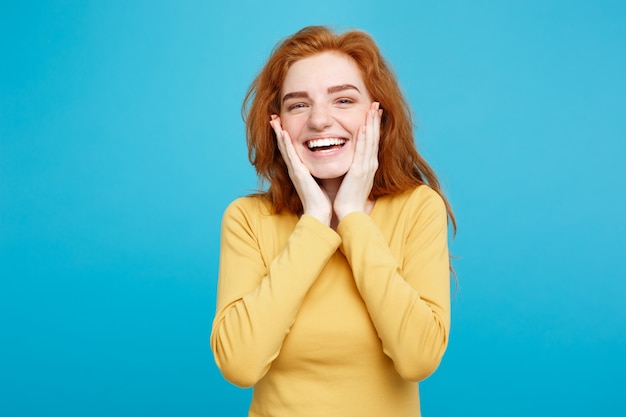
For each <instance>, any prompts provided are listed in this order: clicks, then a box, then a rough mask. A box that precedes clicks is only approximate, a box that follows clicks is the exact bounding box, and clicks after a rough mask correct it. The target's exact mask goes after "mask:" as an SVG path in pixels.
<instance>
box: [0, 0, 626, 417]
mask: <svg viewBox="0 0 626 417" xmlns="http://www.w3.org/2000/svg"><path fill="white" fill-rule="evenodd" d="M309 24H331V25H334V26H335V27H338V28H340V29H341V28H350V27H357V28H361V29H364V30H366V31H368V32H369V33H371V34H372V35H373V36H374V37H375V38H376V39H377V41H378V42H379V45H380V47H381V49H382V50H383V52H384V54H385V55H386V57H387V58H388V59H389V61H390V62H391V63H392V65H393V67H394V69H395V71H396V72H397V75H398V77H399V80H400V83H401V85H402V87H403V89H404V91H405V92H406V95H407V98H408V99H409V100H410V103H411V105H412V107H413V109H414V112H415V115H416V118H417V120H418V126H417V142H418V146H419V149H420V150H421V152H422V153H423V154H424V155H425V157H426V158H427V160H429V161H430V162H431V164H432V165H433V166H434V168H435V169H436V170H437V172H438V173H439V175H440V177H441V180H442V182H443V184H444V188H445V190H446V192H447V194H448V195H449V197H450V200H451V202H452V204H453V206H454V209H455V210H456V215H457V219H458V224H459V232H458V235H457V237H456V238H455V239H454V240H453V241H452V242H451V248H452V251H453V252H454V254H455V255H456V259H455V268H456V271H457V273H458V279H459V282H460V287H459V289H458V293H457V295H456V297H455V298H454V300H453V306H452V307H453V325H452V332H451V341H450V347H449V350H448V352H447V354H446V357H445V358H444V360H443V362H442V364H441V366H440V368H439V370H438V371H437V372H436V373H435V374H434V375H433V376H432V377H431V378H429V379H428V380H426V381H425V382H424V383H423V384H422V391H423V394H422V397H423V413H424V415H425V416H458V415H470V416H503V415H506V416H527V415H533V416H554V415H563V416H565V415H567V416H586V415H624V414H625V413H626V396H625V395H624V391H625V388H626V384H625V383H624V375H625V374H626V363H625V359H626V358H625V352H626V279H625V278H626V262H624V261H625V259H624V258H625V257H624V253H625V249H626V238H625V237H624V236H625V235H626V222H625V221H624V214H625V213H626V192H625V190H624V184H623V182H624V180H625V179H626V168H625V164H624V158H625V157H626V145H625V142H626V128H625V126H626V81H625V80H626V76H625V74H626V3H624V2H623V1H618V0H615V1H610V0H599V1H591V0H590V1H576V0H573V1H572V0H570V1H561V0H555V1H540V0H530V1H487V0H475V1H461V0H445V1H439V2H434V1H384V2H381V1H369V0H362V1H353V2H351V1H339V2H338V1H334V0H329V1H326V0H320V1H316V2H305V3H302V2H286V1H271V2H262V1H252V0H248V1H233V2H213V1H178V2H173V1H171V2H170V1H138V0H137V1H104V0H103V1H79V0H75V1H71V0H67V1H34V0H28V1H18V0H15V1H7V0H2V1H1V2H0V94H1V95H0V257H1V262H0V280H1V284H0V415H2V416H12V417H24V416H64V417H73V416H81V417H82V416H92V417H97V416H157V417H158V416H175V415H176V416H243V415H245V413H246V410H247V406H248V401H249V398H250V391H249V390H243V389H239V388H237V387H234V386H232V385H230V384H229V383H228V382H226V381H225V380H223V379H222V378H221V375H220V374H219V371H218V370H217V368H216V367H215V365H214V362H213V359H212V355H211V352H210V349H209V333H210V328H211V321H212V318H213V315H214V308H215V289H216V275H217V269H218V251H219V248H218V244H219V226H220V218H221V214H222V211H223V210H224V208H225V207H226V205H227V204H228V203H229V202H230V201H231V200H233V199H234V198H235V197H237V196H240V195H243V194H246V193H249V192H250V191H252V190H253V189H255V187H256V178H255V175H254V171H253V170H252V169H251V167H250V165H249V163H248V161H247V154H246V148H245V143H244V135H243V125H242V122H241V118H240V114H239V110H240V104H241V101H242V98H243V96H244V93H245V90H246V88H247V86H248V84H249V82H250V81H251V79H252V78H253V76H254V75H255V73H256V72H257V71H258V70H259V68H260V67H261V66H262V65H263V62H264V60H265V59H266V58H267V55H268V53H269V52H270V50H271V48H272V47H273V46H274V44H275V43H276V42H277V41H278V40H279V39H281V38H282V37H284V36H286V35H288V34H290V33H293V32H295V31H296V30H298V29H299V28H301V27H302V26H305V25H309Z"/></svg>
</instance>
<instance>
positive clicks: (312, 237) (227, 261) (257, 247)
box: [211, 203, 340, 386]
mask: <svg viewBox="0 0 626 417" xmlns="http://www.w3.org/2000/svg"><path fill="white" fill-rule="evenodd" d="M250 211H251V210H246V209H245V208H244V207H242V205H241V204H236V203H235V204H231V206H229V208H228V209H227V210H226V212H225V214H224V218H223V221H222V236H221V248H220V271H219V284H218V295H217V313H216V317H215V320H214V322H213V329H212V333H211V348H212V350H213V354H214V356H215V361H216V363H217V365H218V367H219V368H220V370H221V371H222V374H223V375H224V377H225V378H226V379H228V380H229V381H231V382H232V383H234V384H236V385H239V386H251V385H254V384H255V383H256V382H257V381H258V380H259V379H261V378H262V377H263V376H264V375H265V373H266V372H267V370H268V369H269V367H270V365H271V363H272V361H273V360H274V359H275V358H276V357H277V356H278V353H279V352H280V349H281V345H282V343H283V340H284V338H285V336H286V335H287V333H288V332H289V328H290V327H291V325H292V324H293V322H294V320H295V316H296V314H297V312H298V310H299V308H300V305H301V303H302V300H303V299H304V296H305V295H306V293H307V291H308V289H309V287H310V286H311V285H312V284H313V282H314V281H315V279H316V278H317V276H318V275H319V274H320V272H321V270H322V268H323V267H324V265H325V264H326V262H327V261H328V259H329V258H330V257H331V256H332V255H333V253H334V252H335V251H336V250H337V248H338V247H339V243H340V239H339V237H338V236H337V234H336V233H335V232H334V231H332V230H331V229H329V228H328V227H327V226H324V225H323V224H321V223H320V222H319V221H318V220H316V219H314V218H313V217H311V216H307V215H303V216H302V217H301V218H300V220H298V222H297V224H296V226H295V228H294V229H293V231H292V232H291V234H290V235H289V238H288V239H287V242H286V244H285V245H284V248H282V250H281V249H280V248H277V249H276V250H277V251H278V254H277V256H275V257H273V256H272V257H273V259H268V260H267V262H266V261H265V256H264V255H265V254H266V253H264V252H263V250H264V249H266V252H269V253H270V254H271V249H268V248H263V247H262V246H263V245H264V243H266V242H263V240H262V239H263V237H262V236H259V230H258V228H259V225H258V222H259V219H258V218H257V217H260V216H267V215H266V214H258V213H254V214H250ZM286 233H289V232H286ZM269 243H272V242H268V243H267V244H269Z"/></svg>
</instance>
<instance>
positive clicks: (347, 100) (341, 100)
mask: <svg viewBox="0 0 626 417" xmlns="http://www.w3.org/2000/svg"><path fill="white" fill-rule="evenodd" d="M354 102H355V100H354V99H351V98H348V97H342V98H339V99H337V100H335V103H336V104H338V105H340V106H348V105H350V104H353V103H354Z"/></svg>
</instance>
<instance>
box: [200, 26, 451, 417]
mask: <svg viewBox="0 0 626 417" xmlns="http://www.w3.org/2000/svg"><path fill="white" fill-rule="evenodd" d="M244 111H245V120H246V126H247V142H248V148H249V157H250V161H251V162H252V164H253V165H254V166H255V168H256V170H257V172H258V174H259V176H260V178H261V179H262V180H264V181H266V182H267V183H268V185H269V187H268V188H267V191H264V192H261V193H259V194H257V195H254V196H248V197H243V198H240V199H237V200H236V201H234V202H233V203H232V204H231V205H230V206H229V207H228V208H227V210H226V212H225V214H224V218H223V223H222V238H221V239H222V240H221V253H220V271H219V285H218V299H217V313H216V317H215V321H214V323H213V331H212V334H211V347H212V349H213V353H214V356H215V360H216V362H217V365H218V367H219V368H220V370H221V371H222V373H223V375H224V377H225V378H226V379H228V380H229V381H231V382H232V383H234V384H236V385H239V386H242V387H249V386H254V391H253V399H252V404H251V407H250V413H249V415H250V416H264V417H269V416H272V417H282V416H285V417H287V416H288V417H294V416H297V417H306V416H318V417H329V416H342V417H343V416H358V417H367V416H376V417H381V416H385V417H386V416H393V417H399V416H411V417H415V416H419V415H420V400H419V392H418V381H420V380H423V379H424V378H426V377H427V376H428V375H430V374H431V373H432V372H433V371H434V370H435V369H436V368H437V366H438V365H439V362H440V361H441V358H442V356H443V354H444V351H445V349H446V346H447V343H448V334H449V328H450V274H449V268H450V264H449V256H448V246H447V234H448V233H447V232H448V224H447V221H448V219H450V220H451V222H452V224H453V225H454V217H453V215H452V212H451V210H450V207H449V205H448V203H447V201H446V199H445V198H444V197H443V196H442V194H441V191H440V189H439V183H438V181H437V178H436V176H435V174H434V172H433V171H432V170H431V168H430V167H429V166H428V165H427V164H426V162H425V161H424V160H423V159H422V157H421V156H420V155H419V154H418V153H417V151H416V148H415V145H414V137H413V125H412V122H411V117H410V110H409V108H408V105H407V103H406V101H405V100H404V98H403V96H402V93H401V92H400V89H399V87H398V85H397V82H396V79H395V76H394V75H393V73H392V71H391V70H390V68H389V67H388V65H387V64H386V62H385V60H384V59H383V58H382V56H381V54H380V52H379V50H378V48H377V47H376V44H375V43H374V41H373V40H372V38H371V37H370V36H369V35H367V34H366V33H363V32H360V31H349V32H346V33H343V34H335V33H334V32H332V31H331V30H329V29H327V28H325V27H319V26H316V27H306V28H304V29H302V30H300V31H299V32H297V33H295V34H294V35H292V36H290V37H289V38H287V39H285V40H284V41H282V42H281V43H280V44H278V45H277V47H276V48H275V49H274V51H273V52H272V54H271V56H270V58H269V60H268V62H267V64H266V65H265V67H264V68H263V69H262V71H261V72H260V74H259V75H258V76H257V77H256V79H255V80H254V81H253V83H252V85H251V87H250V89H249V91H248V95H247V97H246V99H245V101H244Z"/></svg>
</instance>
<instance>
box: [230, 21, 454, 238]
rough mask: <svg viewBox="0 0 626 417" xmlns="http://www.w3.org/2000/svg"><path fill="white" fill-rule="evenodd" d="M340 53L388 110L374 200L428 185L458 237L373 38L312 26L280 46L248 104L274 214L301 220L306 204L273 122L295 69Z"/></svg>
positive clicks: (251, 146)
mask: <svg viewBox="0 0 626 417" xmlns="http://www.w3.org/2000/svg"><path fill="white" fill-rule="evenodd" d="M327 51H334V52H338V53H342V54H344V55H347V56H349V57H350V58H352V59H353V60H354V62H355V63H356V65H357V67H358V69H359V71H360V72H361V77H362V78H363V81H364V83H365V86H366V87H367V90H368V91H369V93H370V96H371V97H372V99H373V100H374V101H377V102H379V103H380V107H381V108H383V109H384V112H383V116H382V120H381V126H380V145H379V150H378V161H379V165H378V170H377V171H376V174H375V177H374V184H373V187H372V191H371V194H370V198H372V199H376V198H378V197H382V196H385V195H391V194H397V193H401V192H404V191H407V190H409V189H411V188H414V187H416V186H418V185H422V184H428V186H430V187H431V188H432V189H433V190H435V191H436V192H437V193H438V194H439V195H440V196H441V197H442V198H443V201H444V203H445V205H446V210H447V212H448V218H449V220H450V222H451V223H452V227H453V230H454V231H456V221H455V218H454V214H453V212H452V208H451V207H450V204H449V202H448V200H447V199H446V198H445V196H444V195H443V193H442V191H441V186H440V184H439V181H438V179H437V176H436V175H435V172H434V171H433V169H432V168H431V167H430V166H429V165H428V164H427V163H426V161H425V160H424V158H422V156H421V155H420V154H419V153H418V152H417V149H416V147H415V140H414V136H413V128H414V126H413V121H412V116H411V109H410V107H409V105H408V103H407V101H406V100H405V98H404V96H403V95H402V92H401V91H400V87H399V86H398V82H397V80H396V76H395V74H394V73H393V71H392V70H391V68H390V66H389V65H388V64H387V62H386V61H385V59H384V58H383V56H382V55H381V53H380V51H379V49H378V47H377V46H376V43H375V42H374V40H373V39H372V37H371V36H370V35H368V34H367V33H365V32H362V31H358V30H350V31H347V32H345V33H342V34H337V33H335V32H333V31H332V30H331V29H329V28H327V27H324V26H308V27H305V28H303V29H301V30H300V31H298V32H296V33H295V34H293V35H292V36H289V37H287V38H285V39H284V40H282V41H281V42H279V43H278V44H277V45H276V46H275V47H274V49H273V51H272V53H271V54H270V57H269V59H268V61H267V63H266V64H265V66H264V67H263V69H262V70H261V72H260V73H259V74H258V75H257V76H256V78H255V79H254V81H253V82H252V84H251V85H250V87H249V89H248V91H247V94H246V96H245V98H244V101H243V106H242V116H243V119H244V122H245V124H246V140H247V144H248V158H249V159H250V162H251V163H252V165H253V166H254V167H255V169H256V172H257V174H258V176H259V179H260V181H261V183H262V184H265V183H268V184H269V187H268V189H267V190H266V191H263V192H262V194H263V195H264V196H266V197H267V198H268V199H269V200H270V202H271V203H272V206H273V208H274V210H275V211H276V212H277V213H279V212H281V211H283V210H288V211H290V212H293V213H296V214H301V213H302V203H301V201H300V198H299V197H298V194H297V192H296V190H295V188H294V186H293V183H292V182H291V179H290V178H289V173H288V172H287V166H286V165H285V162H284V160H283V158H282V156H281V154H280V151H279V149H278V146H277V144H276V136H275V133H274V131H273V130H272V128H271V126H270V124H269V120H270V115H271V114H278V113H280V106H281V103H280V94H281V90H282V86H283V81H284V80H285V77H286V75H287V71H288V70H289V68H290V67H291V65H292V64H293V63H294V62H296V61H298V60H300V59H303V58H307V57H310V56H312V55H316V54H319V53H321V52H327Z"/></svg>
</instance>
